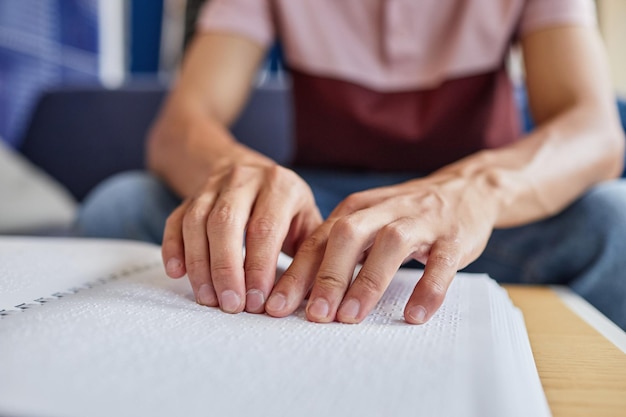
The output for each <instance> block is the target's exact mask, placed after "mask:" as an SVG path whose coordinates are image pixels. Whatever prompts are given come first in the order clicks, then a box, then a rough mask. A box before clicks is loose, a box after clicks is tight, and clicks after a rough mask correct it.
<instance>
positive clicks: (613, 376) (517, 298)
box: [505, 285, 626, 417]
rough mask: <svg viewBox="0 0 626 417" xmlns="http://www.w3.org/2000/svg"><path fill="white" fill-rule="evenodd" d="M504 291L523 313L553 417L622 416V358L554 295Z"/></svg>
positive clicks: (625, 406) (625, 376)
mask: <svg viewBox="0 0 626 417" xmlns="http://www.w3.org/2000/svg"><path fill="white" fill-rule="evenodd" d="M505 287H506V289H507V290H508V292H509V295H510V297H511V299H512V300H513V303H514V304H515V305H517V306H518V307H519V308H520V309H521V310H522V312H523V314H524V319H525V321H526V327H527V329H528V336H529V338H530V344H531V346H532V350H533V354H534V356H535V362H536V364H537V370H538V371H539V377H540V378H541V383H542V385H543V388H544V391H545V393H546V397H547V399H548V403H549V404H550V409H551V410H552V413H553V415H554V417H560V416H567V417H571V416H597V417H602V416H620V417H624V416H626V354H625V353H624V352H622V350H620V349H619V348H618V347H617V346H616V345H614V344H613V343H612V342H610V341H609V340H608V339H607V338H605V337H604V336H603V335H601V334H600V333H599V332H598V331H597V330H596V329H595V328H594V327H592V326H591V325H589V324H587V322H586V321H584V320H583V319H582V318H581V316H579V315H578V314H576V313H575V312H574V311H573V310H572V309H571V308H570V307H568V306H567V305H566V304H565V303H564V302H563V297H562V296H559V293H558V291H555V290H554V289H551V288H548V287H526V286H515V285H508V286H505ZM620 333H621V332H620ZM618 336H619V337H622V336H623V333H621V334H618Z"/></svg>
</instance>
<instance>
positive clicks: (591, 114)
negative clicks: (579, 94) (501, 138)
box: [434, 103, 624, 227]
mask: <svg viewBox="0 0 626 417" xmlns="http://www.w3.org/2000/svg"><path fill="white" fill-rule="evenodd" d="M613 112H614V111H613V110H612V109H610V108H608V106H604V107H603V106H596V105H588V104H584V103H582V104H577V105H572V106H571V107H569V108H568V109H566V110H564V111H562V112H561V113H559V114H558V115H557V116H556V117H554V118H552V119H551V120H550V121H547V122H545V123H543V124H542V125H540V126H539V127H538V128H537V129H536V130H535V131H534V132H532V133H531V134H529V135H527V136H526V137H524V138H523V139H522V140H520V141H519V142H516V143H515V144H513V145H510V146H507V147H504V148H500V149H493V150H485V151H483V152H480V153H478V154H476V155H473V156H470V157H468V158H465V159H463V160H461V161H459V162H457V163H455V164H453V165H450V166H448V167H446V168H444V169H442V170H440V171H439V172H437V173H435V174H434V175H450V174H453V175H459V176H461V177H463V178H466V179H467V181H468V182H469V183H470V184H474V185H476V186H477V187H479V188H481V189H482V191H483V192H484V193H485V197H486V198H487V199H489V200H491V203H492V204H495V205H496V206H497V212H498V216H497V220H496V224H495V226H496V227H513V226H518V225H523V224H526V223H529V222H532V221H536V220H539V219H542V218H546V217H548V216H550V215H553V214H556V213H557V212H559V211H561V210H562V209H563V208H565V207H566V206H567V205H568V204H570V203H571V202H572V201H573V200H575V199H576V198H577V197H579V196H580V195H581V194H582V193H583V192H584V191H585V190H587V189H588V188H589V187H590V186H592V185H593V184H596V183H598V182H600V181H603V180H607V179H610V178H614V177H616V176H618V175H619V173H620V172H621V170H622V163H623V154H624V138H623V134H622V133H621V129H620V128H619V126H618V124H617V121H616V116H615V115H614V114H613Z"/></svg>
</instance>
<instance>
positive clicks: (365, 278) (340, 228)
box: [265, 173, 498, 324]
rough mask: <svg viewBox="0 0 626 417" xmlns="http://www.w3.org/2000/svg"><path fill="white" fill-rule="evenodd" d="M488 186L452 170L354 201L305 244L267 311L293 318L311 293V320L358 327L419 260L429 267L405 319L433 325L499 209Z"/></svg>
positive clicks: (346, 203)
mask: <svg viewBox="0 0 626 417" xmlns="http://www.w3.org/2000/svg"><path fill="white" fill-rule="evenodd" d="M488 188H489V187H488V184H486V181H482V180H477V179H476V178H473V179H468V178H463V177H462V176H460V175H454V174H453V175H450V174H448V173H445V174H442V175H441V174H440V175H438V176H433V177H431V178H425V179H418V180H414V181H410V182H407V183H404V184H400V185H396V186H391V187H384V188H379V189H373V190H369V191H365V192H361V193H356V194H353V195H351V196H349V197H348V198H347V199H346V200H344V201H343V202H342V203H341V204H340V205H339V206H338V207H337V208H336V209H335V210H334V211H333V213H331V215H330V217H329V219H328V220H327V221H326V222H324V224H323V225H322V226H320V227H319V228H318V229H317V230H316V231H315V232H314V233H313V234H312V235H311V236H310V237H309V238H308V239H307V240H305V241H304V242H303V244H302V246H301V247H300V249H299V250H298V252H297V254H296V256H295V259H294V262H293V263H292V264H291V266H290V267H289V268H288V270H287V271H286V272H285V274H284V275H283V276H282V277H281V278H280V280H279V281H278V283H277V284H276V285H275V287H274V290H273V291H272V295H271V296H270V298H269V300H268V302H267V304H266V307H265V308H266V311H267V312H268V314H270V315H272V316H275V317H284V316H286V315H289V314H291V313H292V312H293V311H294V310H295V309H296V308H297V307H298V306H299V305H300V303H301V302H302V300H303V299H304V298H305V296H306V294H307V292H308V291H309V289H310V297H309V301H308V304H307V307H306V315H307V318H308V319H309V320H311V321H314V322H331V321H333V320H338V321H341V322H345V323H358V322H360V321H362V320H363V319H364V318H365V317H366V316H367V315H368V314H369V312H370V311H371V310H372V309H373V308H374V306H375V305H376V303H377V302H378V301H379V300H380V298H381V296H382V294H383V293H384V291H385V290H386V288H387V286H388V285H389V283H390V281H391V279H392V278H393V276H394V275H395V273H396V272H397V270H398V268H399V267H400V266H401V265H402V263H403V262H405V261H406V260H407V259H410V258H412V259H416V260H418V261H420V262H422V263H423V264H424V265H425V269H424V274H423V276H422V278H421V280H420V281H419V282H418V284H417V285H416V287H415V290H414V291H413V294H412V295H411V297H410V299H409V301H408V303H407V305H406V307H405V311H404V317H405V320H406V321H407V322H409V323H415V324H421V323H424V322H426V321H428V320H429V319H430V318H431V317H432V315H433V314H434V313H435V312H436V311H437V309H438V308H439V307H440V306H441V304H442V302H443V299H444V296H445V294H446V291H447V289H448V287H449V285H450V283H451V281H452V279H453V278H454V276H455V274H456V272H457V271H458V270H459V269H461V268H463V267H465V266H466V265H468V264H469V263H470V262H471V261H473V260H475V259H476V258H477V257H478V256H479V255H480V253H481V252H482V251H483V250H484V248H485V245H486V243H487V240H488V239H489V236H490V234H491V231H492V229H493V226H494V224H495V221H496V217H497V216H496V214H497V209H498V206H497V204H495V202H494V199H493V198H491V196H490V195H489V191H488ZM362 259H364V263H363V267H362V268H361V270H360V272H359V273H358V275H357V277H356V278H355V279H354V281H352V277H353V273H354V270H355V267H356V265H357V263H358V262H359V261H360V260H362Z"/></svg>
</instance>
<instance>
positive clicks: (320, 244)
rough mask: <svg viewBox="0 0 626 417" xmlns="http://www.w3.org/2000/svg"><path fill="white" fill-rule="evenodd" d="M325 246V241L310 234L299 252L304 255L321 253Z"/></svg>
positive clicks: (316, 235)
mask: <svg viewBox="0 0 626 417" xmlns="http://www.w3.org/2000/svg"><path fill="white" fill-rule="evenodd" d="M325 246H326V240H325V239H323V238H322V237H321V236H319V235H318V234H312V235H311V236H309V237H308V238H307V239H305V240H304V242H302V245H301V246H300V249H299V251H300V252H303V253H305V254H313V253H317V252H319V251H322V250H323V249H324V247H325Z"/></svg>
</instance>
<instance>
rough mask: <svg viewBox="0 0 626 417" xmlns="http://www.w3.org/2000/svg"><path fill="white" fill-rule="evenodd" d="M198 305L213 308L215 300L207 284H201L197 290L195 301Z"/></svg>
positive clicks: (213, 293) (215, 303)
mask: <svg viewBox="0 0 626 417" xmlns="http://www.w3.org/2000/svg"><path fill="white" fill-rule="evenodd" d="M196 301H197V302H198V304H202V305H205V306H209V307H215V306H216V305H217V300H216V299H215V292H214V291H213V289H212V288H211V287H210V286H209V285H208V284H202V285H201V286H200V289H199V290H198V297H197V300H196Z"/></svg>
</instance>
